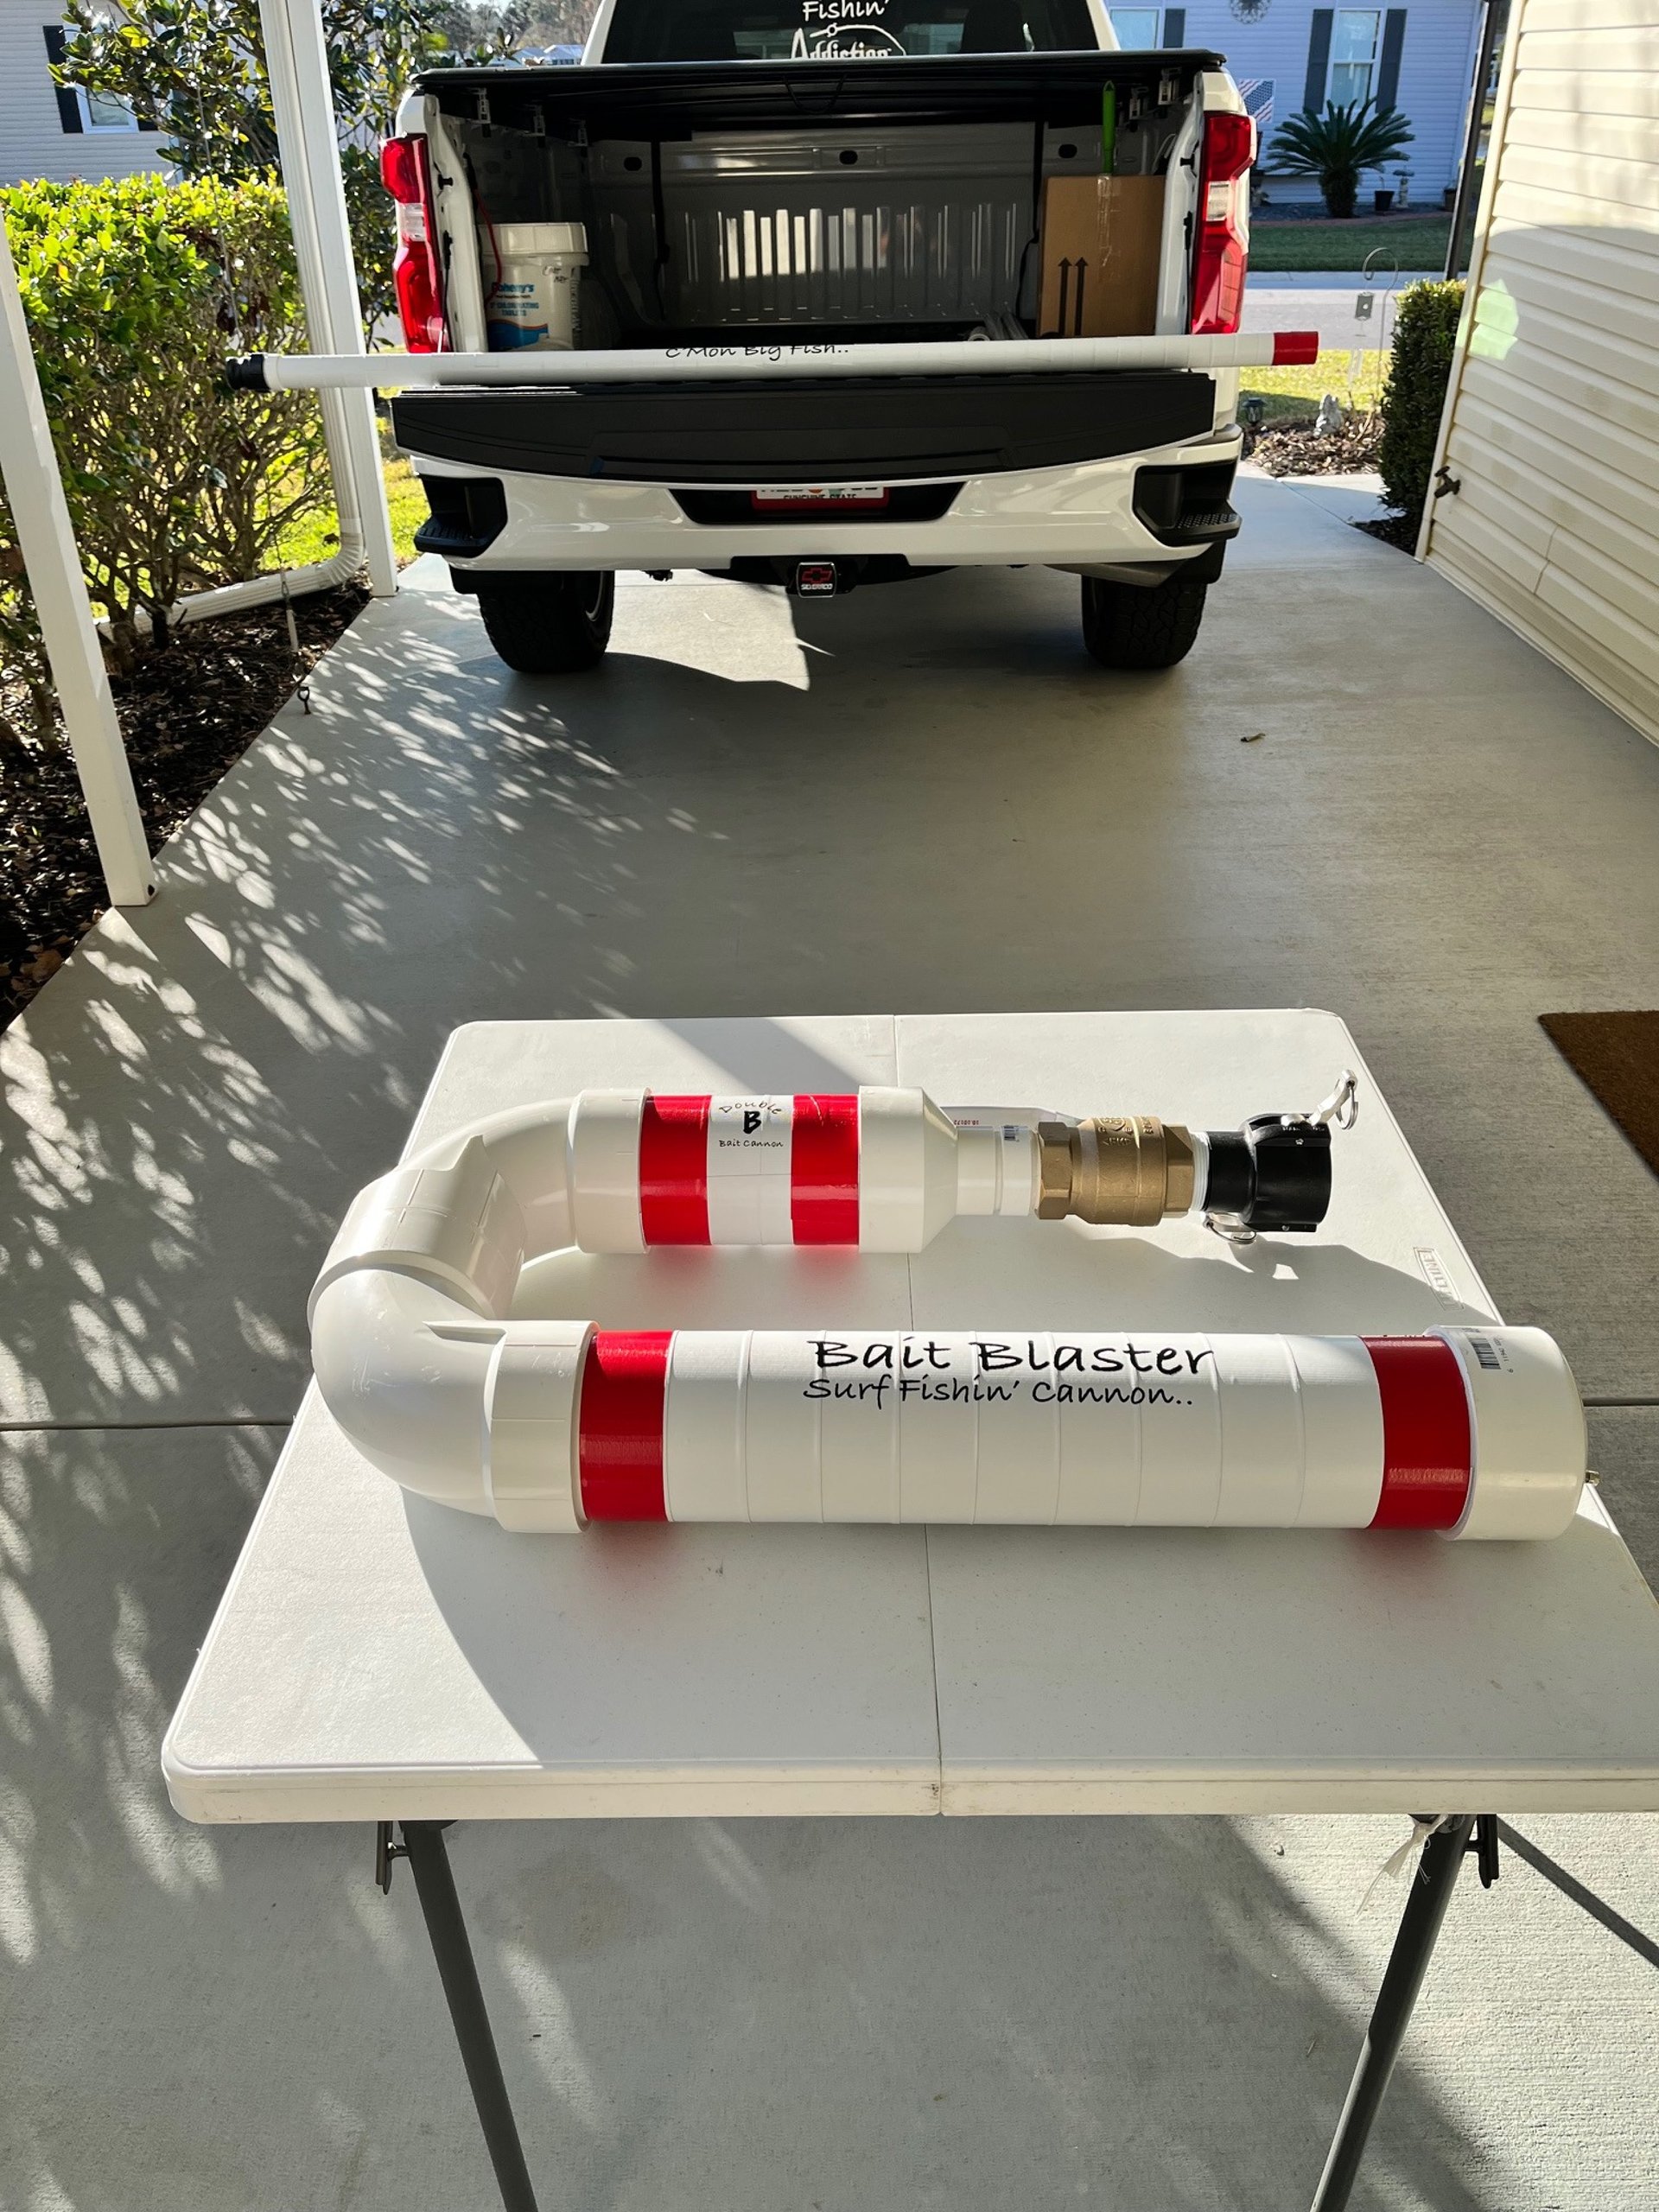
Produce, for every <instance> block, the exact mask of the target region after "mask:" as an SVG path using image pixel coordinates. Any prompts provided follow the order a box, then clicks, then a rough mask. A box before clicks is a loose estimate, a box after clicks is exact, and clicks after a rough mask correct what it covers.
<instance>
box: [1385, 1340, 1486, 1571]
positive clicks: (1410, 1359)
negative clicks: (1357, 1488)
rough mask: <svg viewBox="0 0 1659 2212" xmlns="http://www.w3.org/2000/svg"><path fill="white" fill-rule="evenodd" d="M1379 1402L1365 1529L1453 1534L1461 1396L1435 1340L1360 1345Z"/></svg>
mask: <svg viewBox="0 0 1659 2212" xmlns="http://www.w3.org/2000/svg"><path fill="white" fill-rule="evenodd" d="M1361 1341H1362V1342H1363V1344H1364V1346H1365V1349H1366V1351H1368V1352H1370V1356H1371V1365H1372V1366H1373V1367H1374V1368H1375V1369H1376V1388H1377V1395H1378V1396H1379V1397H1380V1398H1381V1399H1382V1401H1383V1491H1382V1495H1381V1497H1379V1498H1378V1499H1377V1501H1376V1512H1375V1513H1374V1514H1373V1515H1372V1516H1371V1524H1370V1525H1371V1526H1372V1528H1373V1529H1454V1528H1456V1526H1457V1524H1458V1522H1459V1521H1460V1520H1461V1519H1462V1518H1463V1509H1464V1506H1465V1504H1466V1503H1467V1502H1468V1497H1469V1474H1470V1465H1471V1442H1472V1440H1471V1434H1470V1428H1469V1394H1468V1390H1467V1388H1466V1387H1465V1383H1464V1379H1463V1370H1462V1368H1461V1367H1460V1366H1459V1363H1458V1356H1457V1354H1456V1352H1454V1351H1452V1347H1451V1346H1450V1344H1445V1343H1443V1342H1442V1341H1441V1339H1440V1338H1439V1337H1365V1338H1362V1340H1361Z"/></svg>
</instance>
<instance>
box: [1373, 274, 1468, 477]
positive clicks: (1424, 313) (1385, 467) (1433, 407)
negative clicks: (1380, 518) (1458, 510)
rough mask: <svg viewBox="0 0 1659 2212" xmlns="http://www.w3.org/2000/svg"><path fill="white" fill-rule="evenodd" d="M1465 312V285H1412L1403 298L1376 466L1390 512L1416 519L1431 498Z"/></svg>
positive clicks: (1386, 386)
mask: <svg viewBox="0 0 1659 2212" xmlns="http://www.w3.org/2000/svg"><path fill="white" fill-rule="evenodd" d="M1462 312H1463V286H1462V285H1461V284H1408V286H1407V287H1406V289H1405V290H1404V291H1403V292H1402V294H1401V295H1400V310H1399V315H1398V316H1397V318H1396V320H1395V326H1394V352H1393V353H1392V355H1391V356H1390V358H1389V379H1388V382H1387V383H1386V384H1385V385H1383V400H1382V416H1383V438H1382V444H1381V448H1380V451H1379V454H1378V458H1377V466H1378V467H1379V468H1380V469H1381V470H1382V472H1383V497H1384V498H1385V499H1387V501H1388V503H1389V505H1390V506H1391V507H1395V508H1397V509H1398V510H1399V512H1401V513H1402V514H1404V515H1408V516H1410V517H1411V518H1413V519H1414V520H1416V519H1418V518H1421V514H1422V512H1423V507H1424V505H1425V503H1426V502H1427V499H1428V475H1429V470H1430V469H1431V467H1433V461H1434V442H1435V440H1436V438H1437V437H1438V436H1439V435H1440V411H1441V410H1442V408H1443V407H1444V406H1445V404H1446V378H1448V377H1449V376H1450V375H1451V373H1452V343H1453V340H1455V339H1456V337H1457V334H1458V318H1459V315H1461V314H1462Z"/></svg>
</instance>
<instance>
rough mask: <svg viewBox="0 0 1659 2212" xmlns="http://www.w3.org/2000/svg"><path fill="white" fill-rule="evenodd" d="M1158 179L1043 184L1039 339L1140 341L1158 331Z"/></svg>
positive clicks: (1061, 179) (1064, 179)
mask: <svg viewBox="0 0 1659 2212" xmlns="http://www.w3.org/2000/svg"><path fill="white" fill-rule="evenodd" d="M1163 221H1164V181H1163V179H1162V177H1160V176H1051V177H1049V178H1048V179H1046V181H1045V183H1044V186H1043V218H1042V266H1043V283H1042V292H1041V296H1040V299H1039V305H1038V319H1037V334H1038V336H1039V338H1137V337H1141V336H1144V335H1145V334H1147V333H1148V332H1149V331H1151V330H1152V329H1153V327H1154V324H1155V321H1156V319H1157V309H1158V263H1159V256H1160V251H1161V247H1162V243H1163Z"/></svg>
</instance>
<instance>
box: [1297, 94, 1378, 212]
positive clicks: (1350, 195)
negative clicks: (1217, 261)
mask: <svg viewBox="0 0 1659 2212" xmlns="http://www.w3.org/2000/svg"><path fill="white" fill-rule="evenodd" d="M1413 136H1414V133H1413V131H1412V129H1411V126H1410V124H1408V122H1407V121H1406V118H1404V116H1403V115H1402V114H1401V112H1400V111H1399V109H1398V108H1395V107H1390V108H1378V107H1377V105H1376V101H1375V100H1356V101H1353V102H1351V103H1350V104H1349V105H1347V106H1345V107H1344V106H1338V105H1337V103H1336V102H1335V101H1334V100H1332V101H1331V102H1329V103H1328V104H1327V105H1326V107H1325V112H1324V114H1323V115H1319V114H1316V113H1315V112H1314V111H1313V109H1312V108H1311V107H1305V108H1304V109H1303V110H1302V111H1301V113H1300V115H1293V116H1292V117H1291V118H1290V120H1289V121H1288V122H1287V123H1286V124H1281V127H1280V130H1279V134H1278V136H1277V137H1275V138H1274V142H1273V144H1272V145H1271V147H1270V148H1269V149H1268V160H1269V162H1270V163H1271V165H1272V167H1273V168H1274V169H1275V170H1276V171H1277V172H1278V173H1279V174H1280V175H1283V176H1312V177H1317V178H1318V179H1319V190H1320V192H1321V194H1323V195H1324V198H1325V213H1326V214H1327V215H1335V216H1338V217H1341V218H1344V219H1346V218H1348V217H1351V215H1352V214H1353V212H1354V200H1355V198H1356V195H1357V193H1358V191H1359V180H1360V178H1361V176H1362V175H1363V174H1364V172H1365V171H1366V170H1367V169H1380V168H1382V167H1383V163H1384V162H1390V161H1392V160H1393V159H1394V157H1395V155H1396V154H1397V153H1399V152H1400V151H1401V149H1402V148H1403V147H1406V146H1408V145H1409V144H1410V143H1411V141H1412V138H1413Z"/></svg>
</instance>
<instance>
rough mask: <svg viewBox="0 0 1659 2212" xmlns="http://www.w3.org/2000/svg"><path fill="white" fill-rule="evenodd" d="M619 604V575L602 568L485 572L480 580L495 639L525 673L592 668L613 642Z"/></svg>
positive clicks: (483, 610) (509, 661) (501, 652)
mask: <svg viewBox="0 0 1659 2212" xmlns="http://www.w3.org/2000/svg"><path fill="white" fill-rule="evenodd" d="M615 604H616V578H615V577H614V576H613V575H611V574H610V573H609V572H608V571H605V570H601V569H577V570H575V571H573V572H572V573H570V574H568V575H558V574H556V573H550V574H548V575H540V576H490V577H483V576H480V578H479V582H478V611H479V613H480V614H481V615H482V616H483V617H484V627H485V629H486V631H487V632H488V633H489V639H490V643H491V644H492V645H493V646H494V647H495V650H496V652H498V653H499V655H500V656H501V658H502V659H503V660H504V661H505V663H506V664H507V666H508V667H509V668H513V669H517V670H518V673H519V675H520V676H569V675H570V674H571V673H572V672H573V671H575V670H576V669H579V668H592V667H593V666H594V663H595V662H596V661H598V660H599V659H600V658H601V657H602V656H603V654H604V651H605V648H606V646H607V645H608V644H609V643H610V641H611V613H612V609H613V607H614V606H615Z"/></svg>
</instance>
